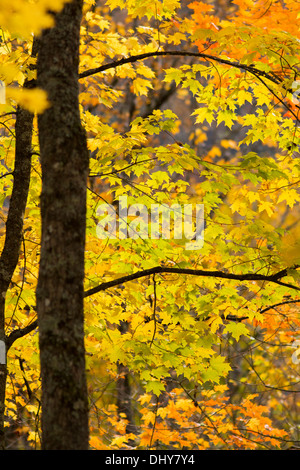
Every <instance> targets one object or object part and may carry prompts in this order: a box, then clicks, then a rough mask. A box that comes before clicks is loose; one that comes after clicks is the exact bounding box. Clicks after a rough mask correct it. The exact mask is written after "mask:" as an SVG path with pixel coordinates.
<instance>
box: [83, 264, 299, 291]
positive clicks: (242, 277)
mask: <svg viewBox="0 0 300 470" xmlns="http://www.w3.org/2000/svg"><path fill="white" fill-rule="evenodd" d="M297 267H298V266H296V267H295V268H297ZM162 273H169V274H186V275H191V276H199V277H215V278H221V279H233V280H236V281H267V282H274V283H275V284H279V285H281V286H285V287H288V288H289V289H295V290H300V287H298V286H295V285H293V284H289V283H286V282H282V281H280V279H282V278H283V277H285V276H287V275H288V270H287V269H282V270H281V271H279V272H277V273H275V274H271V275H264V274H256V273H247V274H233V273H225V272H223V271H205V270H202V269H182V268H170V267H166V266H155V267H153V268H150V269H145V270H142V271H137V272H136V273H133V274H129V275H127V276H122V277H119V278H117V279H113V280H112V281H107V282H102V283H101V284H99V285H98V286H96V287H93V288H92V289H88V290H87V291H85V293H84V297H89V296H91V295H94V294H96V293H97V292H101V291H104V290H106V289H109V288H110V287H115V286H118V285H120V284H123V283H125V282H129V281H133V280H135V279H140V278H141V277H146V276H150V275H152V274H162Z"/></svg>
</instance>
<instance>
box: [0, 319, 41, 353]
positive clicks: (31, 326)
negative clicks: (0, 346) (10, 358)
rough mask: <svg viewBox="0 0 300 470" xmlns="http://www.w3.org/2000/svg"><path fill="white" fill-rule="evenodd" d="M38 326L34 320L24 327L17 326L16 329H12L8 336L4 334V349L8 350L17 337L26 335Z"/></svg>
mask: <svg viewBox="0 0 300 470" xmlns="http://www.w3.org/2000/svg"><path fill="white" fill-rule="evenodd" d="M37 326H38V321H37V320H35V321H33V322H32V323H30V324H29V325H27V326H25V327H24V328H18V329H17V330H14V331H12V332H11V333H10V334H9V335H8V336H6V340H5V343H6V350H7V351H8V350H9V348H10V347H11V345H12V344H13V343H14V342H15V341H16V340H17V339H19V338H23V336H26V335H28V334H29V333H31V332H32V331H33V330H35V329H36V328H37Z"/></svg>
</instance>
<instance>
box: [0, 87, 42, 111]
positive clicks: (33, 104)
mask: <svg viewBox="0 0 300 470" xmlns="http://www.w3.org/2000/svg"><path fill="white" fill-rule="evenodd" d="M6 97H7V98H9V99H12V100H14V101H16V102H17V103H18V104H19V105H20V106H22V107H23V108H26V109H28V110H29V111H31V112H32V113H42V112H43V111H44V110H45V109H46V108H48V107H49V102H48V100H47V94H46V92H45V91H44V90H41V89H39V88H35V89H34V90H25V89H21V88H12V87H8V88H7V89H6Z"/></svg>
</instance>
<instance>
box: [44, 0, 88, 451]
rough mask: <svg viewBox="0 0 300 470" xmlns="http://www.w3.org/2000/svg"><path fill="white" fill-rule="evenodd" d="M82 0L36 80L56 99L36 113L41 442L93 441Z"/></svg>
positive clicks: (48, 35) (51, 445)
mask: <svg viewBox="0 0 300 470" xmlns="http://www.w3.org/2000/svg"><path fill="white" fill-rule="evenodd" d="M81 10H82V2H81V0H73V1H72V2H71V3H67V4H66V5H65V7H64V9H63V10H62V12H60V13H58V14H56V15H55V26H54V27H53V28H51V29H47V30H45V31H43V33H42V35H41V38H40V49H39V55H38V63H37V80H38V86H39V87H41V88H43V89H44V90H46V92H47V93H48V99H49V101H50V103H51V106H50V107H49V108H48V109H47V110H46V111H45V112H44V113H43V114H42V115H40V116H39V119H38V126H39V141H40V153H41V166H42V194H41V217H42V241H41V261H40V272H39V279H38V288H37V311H38V325H39V343H40V361H41V378H42V448H43V449H45V450H59V449H61V450H76V449H77V450H80V449H88V401H87V387H86V376H85V350H84V328H83V324H84V320H83V280H84V248H85V226H86V183H87V176H88V150H87V145H86V136H85V132H84V130H83V128H82V126H81V121H80V115H79V105H78V61H79V32H80V22H81Z"/></svg>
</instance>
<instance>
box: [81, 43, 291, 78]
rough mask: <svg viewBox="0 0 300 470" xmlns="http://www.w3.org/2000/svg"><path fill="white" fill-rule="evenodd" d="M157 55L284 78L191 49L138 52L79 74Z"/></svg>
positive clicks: (91, 73)
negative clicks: (217, 64) (201, 60)
mask: <svg viewBox="0 0 300 470" xmlns="http://www.w3.org/2000/svg"><path fill="white" fill-rule="evenodd" d="M157 56H180V57H197V58H200V59H204V60H208V61H211V60H212V61H214V62H218V63H219V64H225V65H230V66H231V67H235V68H238V69H240V70H244V71H246V72H250V73H251V74H252V75H256V76H257V75H258V76H262V77H265V78H267V79H268V80H270V81H271V82H273V83H276V85H278V84H279V83H281V82H282V80H281V79H280V78H279V77H277V76H274V75H271V74H269V73H267V72H264V71H263V70H259V69H257V68H255V67H253V66H251V65H246V64H240V63H239V62H234V61H231V60H229V59H222V58H220V57H217V56H213V55H210V54H204V53H202V52H189V51H153V52H145V53H144V54H137V55H133V56H130V57H123V58H122V59H118V60H114V61H113V62H109V63H108V64H104V65H100V67H96V68H93V69H89V70H86V71H85V72H81V73H80V74H79V78H86V77H90V76H91V75H95V74H96V73H101V72H105V71H106V70H109V69H113V68H116V67H120V66H121V65H124V64H132V63H134V62H138V61H139V60H144V59H149V58H150V57H157Z"/></svg>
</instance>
